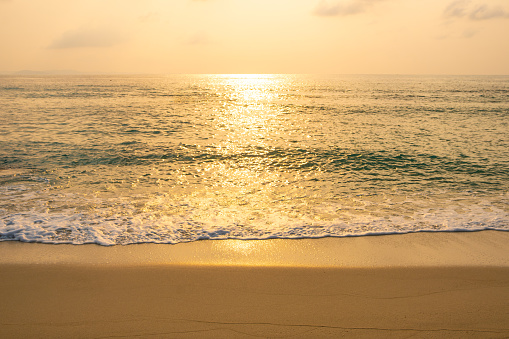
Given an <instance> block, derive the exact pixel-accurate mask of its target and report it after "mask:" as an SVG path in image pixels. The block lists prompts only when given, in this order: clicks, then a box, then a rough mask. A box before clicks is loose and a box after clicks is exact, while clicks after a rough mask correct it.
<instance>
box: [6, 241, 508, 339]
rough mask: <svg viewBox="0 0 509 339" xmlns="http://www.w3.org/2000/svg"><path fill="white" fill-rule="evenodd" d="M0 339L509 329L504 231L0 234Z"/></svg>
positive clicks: (486, 333)
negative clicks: (54, 238)
mask: <svg viewBox="0 0 509 339" xmlns="http://www.w3.org/2000/svg"><path fill="white" fill-rule="evenodd" d="M0 291H1V292H2V296H1V302H0V337H2V338H58V337H61V338H122V337H142V338H187V337H191V338H194V337H205V338H210V337H219V338H221V337H239V338H243V337H246V338H247V337H275V338H279V337H297V338H314V337H318V338H320V337H341V336H346V337H356V338H372V337H387V338H408V337H417V338H469V337H471V338H508V337H509V232H495V231H483V232H475V233H418V234H407V235H391V236H376V237H361V238H327V239H314V240H269V241H248V242H239V241H203V242H196V243H190V244H179V245H131V246H115V247H110V248H107V247H100V246H95V245H85V246H69V245H59V246H55V245H42V244H22V243H17V242H4V243H0Z"/></svg>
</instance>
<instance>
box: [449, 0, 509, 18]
mask: <svg viewBox="0 0 509 339" xmlns="http://www.w3.org/2000/svg"><path fill="white" fill-rule="evenodd" d="M470 4H471V1H469V0H456V1H453V2H451V3H450V4H449V5H448V6H447V7H446V8H445V10H444V17H445V18H447V19H458V18H467V19H469V20H473V21H481V20H490V19H496V18H509V12H507V11H506V10H504V9H503V8H502V7H500V6H488V5H486V4H480V5H479V4H477V5H475V6H470Z"/></svg>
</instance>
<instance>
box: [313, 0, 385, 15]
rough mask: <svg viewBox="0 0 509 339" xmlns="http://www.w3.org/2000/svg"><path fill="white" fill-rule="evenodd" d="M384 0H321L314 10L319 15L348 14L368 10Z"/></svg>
mask: <svg viewBox="0 0 509 339" xmlns="http://www.w3.org/2000/svg"><path fill="white" fill-rule="evenodd" d="M381 1H383V0H350V1H334V2H331V3H329V2H328V1H327V0H321V1H320V2H319V3H318V5H317V6H316V7H315V9H314V10H313V14H314V15H317V16H347V15H354V14H360V13H363V12H366V11H367V10H368V9H369V8H370V7H371V6H373V5H374V4H376V3H378V2H381Z"/></svg>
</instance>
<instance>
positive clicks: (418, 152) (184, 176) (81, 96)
mask: <svg viewBox="0 0 509 339" xmlns="http://www.w3.org/2000/svg"><path fill="white" fill-rule="evenodd" d="M486 229H491V230H501V231H509V76H418V75H408V76H403V75H254V74H249V75H160V76H159V75H59V76H51V75H45V76H43V75H37V76H30V75H23V76H21V75H20V76H15V75H3V76H0V241H22V242H40V243H54V244H60V243H68V244H87V243H95V244H99V245H105V246H110V245H126V244H134V243H165V244H176V243H182V242H191V241H197V240H205V239H272V238H321V237H346V236H366V235H377V234H394V233H409V232H443V231H449V232H453V231H454V232H456V231H478V230H486Z"/></svg>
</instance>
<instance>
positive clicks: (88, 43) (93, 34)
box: [49, 28, 127, 49]
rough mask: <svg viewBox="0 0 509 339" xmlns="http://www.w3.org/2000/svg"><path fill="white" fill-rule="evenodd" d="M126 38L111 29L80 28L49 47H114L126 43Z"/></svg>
mask: <svg viewBox="0 0 509 339" xmlns="http://www.w3.org/2000/svg"><path fill="white" fill-rule="evenodd" d="M125 40H127V39H126V36H125V35H124V34H121V33H120V32H118V31H116V30H113V29H110V28H80V29H77V30H72V31H67V32H65V33H64V34H62V36H61V37H60V38H58V39H56V40H55V41H53V43H51V45H50V46H49V48H52V49H53V48H54V49H63V48H82V47H96V48H101V47H102V48H105V47H112V46H115V45H118V44H120V43H122V42H124V41H125Z"/></svg>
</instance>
